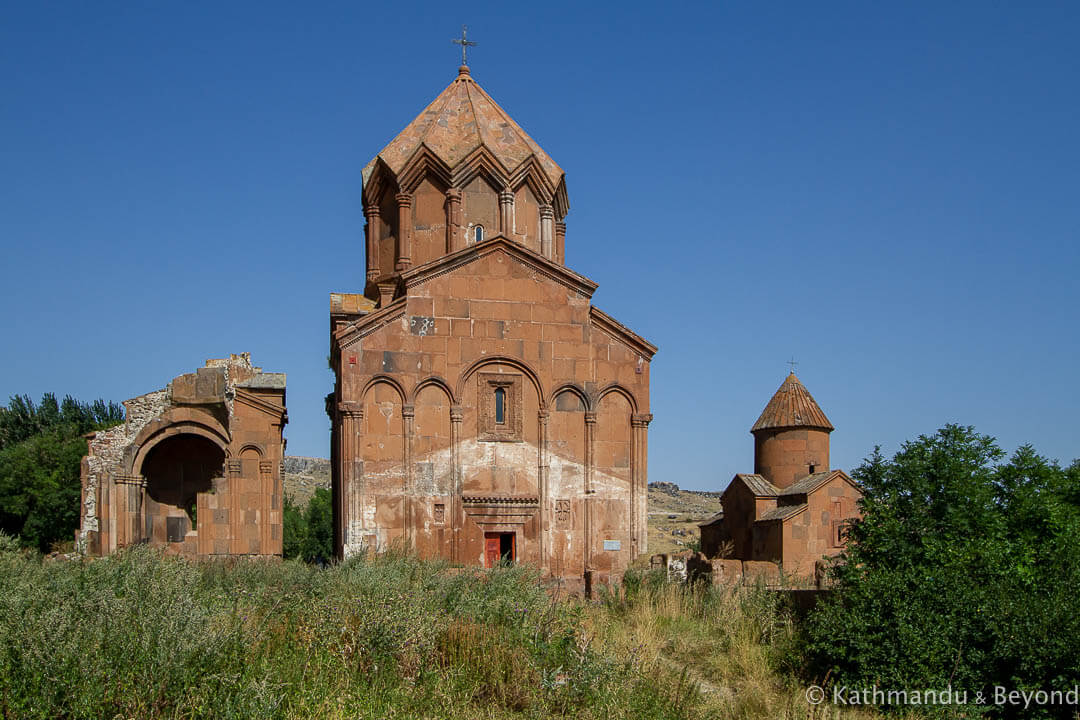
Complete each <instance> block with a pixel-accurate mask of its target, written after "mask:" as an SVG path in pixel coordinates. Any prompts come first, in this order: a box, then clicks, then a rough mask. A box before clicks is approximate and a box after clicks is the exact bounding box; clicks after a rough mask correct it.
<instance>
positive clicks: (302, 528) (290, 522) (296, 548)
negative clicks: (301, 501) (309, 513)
mask: <svg viewBox="0 0 1080 720" xmlns="http://www.w3.org/2000/svg"><path fill="white" fill-rule="evenodd" d="M281 509H282V512H281V521H282V525H283V527H282V533H281V554H282V555H283V556H284V557H285V559H286V560H289V559H291V558H298V557H302V555H303V552H304V543H305V542H307V521H305V520H304V513H303V511H302V510H301V508H299V507H297V506H296V504H295V503H293V500H292V498H291V497H290V496H289V495H286V496H285V502H284V503H283V504H282V506H281Z"/></svg>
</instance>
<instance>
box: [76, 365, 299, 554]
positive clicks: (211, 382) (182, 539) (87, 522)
mask: <svg viewBox="0 0 1080 720" xmlns="http://www.w3.org/2000/svg"><path fill="white" fill-rule="evenodd" d="M124 411H125V412H124V414H125V420H124V422H123V423H121V424H120V425H117V426H116V427H112V428H109V429H108V430H101V431H99V432H92V433H89V434H88V435H87V436H86V439H87V445H88V454H87V455H86V457H84V458H83V459H82V471H81V474H82V502H81V504H80V505H81V507H80V520H79V530H78V531H77V532H76V537H75V544H76V546H77V547H78V548H79V550H80V552H83V553H86V554H89V555H108V554H109V553H111V552H114V551H115V550H117V549H118V548H122V547H126V546H131V545H140V544H149V545H153V546H155V547H160V548H162V549H163V550H164V552H165V553H167V554H170V555H183V556H186V557H209V556H217V557H225V556H230V555H232V556H249V557H273V556H280V555H281V542H282V502H283V501H282V497H283V496H282V475H283V469H282V460H283V459H284V454H285V441H284V440H283V438H282V431H283V429H284V427H285V424H286V423H287V422H288V414H287V413H286V410H285V374H284V373H270V372H263V370H262V368H260V367H255V366H254V365H252V364H251V355H250V354H249V353H241V354H239V355H230V356H229V357H227V358H221V359H214V360H207V361H206V366H205V367H201V368H198V369H196V371H195V372H192V373H186V374H184V375H180V376H179V377H176V378H174V379H173V380H172V382H170V383H169V384H168V385H166V386H165V387H164V388H163V389H161V390H155V391H153V392H149V393H146V394H145V395H140V396H138V397H134V398H131V399H130V400H126V401H124Z"/></svg>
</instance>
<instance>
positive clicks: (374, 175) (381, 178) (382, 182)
mask: <svg viewBox="0 0 1080 720" xmlns="http://www.w3.org/2000/svg"><path fill="white" fill-rule="evenodd" d="M388 190H389V191H391V192H398V182H397V177H396V176H395V175H394V171H393V170H391V169H390V166H389V165H387V164H386V162H385V161H384V160H383V159H382V158H381V157H377V158H375V162H374V167H373V168H372V170H371V174H370V175H369V176H368V178H367V180H365V181H364V189H363V191H362V192H361V193H360V197H361V200H362V201H363V203H364V205H365V206H368V205H378V204H380V203H381V202H382V198H383V195H384V194H385V193H386V192H387V191H388Z"/></svg>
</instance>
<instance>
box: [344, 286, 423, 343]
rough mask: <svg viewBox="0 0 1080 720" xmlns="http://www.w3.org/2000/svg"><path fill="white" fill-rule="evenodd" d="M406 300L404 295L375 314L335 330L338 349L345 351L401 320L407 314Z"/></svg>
mask: <svg viewBox="0 0 1080 720" xmlns="http://www.w3.org/2000/svg"><path fill="white" fill-rule="evenodd" d="M405 300H406V298H405V296H404V295H402V296H401V297H399V298H398V299H397V300H394V301H393V302H392V303H390V304H389V305H387V306H386V307H384V308H379V309H378V310H376V311H375V312H373V313H370V314H368V315H365V316H363V317H362V318H359V319H358V320H354V321H353V322H351V323H349V324H348V325H345V326H344V327H342V328H338V329H337V330H335V331H334V335H333V339H334V341H335V342H336V343H337V345H338V349H340V350H345V349H347V348H349V347H352V346H353V345H355V344H356V343H357V342H359V341H360V340H362V339H363V338H365V337H367V336H368V335H370V334H371V333H373V332H375V331H376V330H378V329H379V328H382V327H384V326H386V325H389V324H390V323H392V322H394V321H395V320H398V319H400V318H401V317H402V316H403V315H404V314H405Z"/></svg>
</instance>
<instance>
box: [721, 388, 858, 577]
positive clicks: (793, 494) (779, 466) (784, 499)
mask: <svg viewBox="0 0 1080 720" xmlns="http://www.w3.org/2000/svg"><path fill="white" fill-rule="evenodd" d="M833 429H834V428H833V426H832V423H830V422H829V419H828V418H827V417H825V413H824V412H822V410H821V407H819V406H818V404H817V402H816V401H815V400H814V398H813V396H811V395H810V392H809V391H808V390H807V389H806V387H805V386H804V385H803V384H802V383H801V382H799V378H797V377H795V373H791V374H790V375H788V376H787V379H785V380H784V382H783V384H781V385H780V388H779V389H778V390H777V391H776V393H775V394H774V395H773V397H772V399H770V400H769V403H768V404H767V405H766V406H765V409H764V410H763V411H762V413H761V416H760V417H759V418H758V420H757V422H756V423H754V426H753V427H752V428H751V429H750V432H751V434H753V436H754V472H753V473H746V474H744V473H739V474H738V475H736V476H735V477H734V478H733V479H732V481H731V483H730V484H729V485H728V487H727V489H726V490H725V491H724V494H723V495H722V496H721V498H720V502H721V504H722V506H723V508H724V510H723V512H722V513H720V514H719V515H717V516H715V517H713V518H711V519H710V520H708V521H707V522H705V523H702V524H701V550H702V552H703V553H704V554H705V555H706V556H708V557H727V558H733V559H737V560H743V561H768V562H773V563H779V564H780V566H781V567H782V568H783V569H784V571H785V572H786V573H791V574H794V575H803V576H812V575H814V574H815V566H816V564H817V562H818V561H819V560H821V559H822V558H826V557H829V556H833V555H839V554H840V552H841V551H842V550H843V549H844V544H845V543H846V538H845V536H844V529H845V527H846V525H847V523H848V522H849V521H850V520H851V519H853V518H855V517H857V516H858V514H859V508H858V502H859V498H861V497H862V492H861V491H860V490H859V488H858V486H857V485H856V484H855V483H854V481H852V479H851V478H850V477H848V475H847V473H845V472H844V471H843V470H830V469H829V434H830V433H831V432H832V431H833Z"/></svg>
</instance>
